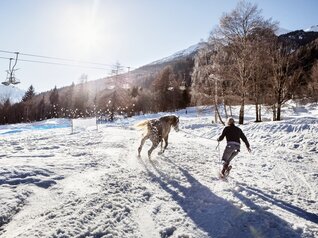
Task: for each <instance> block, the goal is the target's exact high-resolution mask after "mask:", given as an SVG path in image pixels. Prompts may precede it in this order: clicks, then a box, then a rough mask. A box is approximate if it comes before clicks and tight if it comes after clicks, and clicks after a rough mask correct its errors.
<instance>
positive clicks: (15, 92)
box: [0, 85, 25, 103]
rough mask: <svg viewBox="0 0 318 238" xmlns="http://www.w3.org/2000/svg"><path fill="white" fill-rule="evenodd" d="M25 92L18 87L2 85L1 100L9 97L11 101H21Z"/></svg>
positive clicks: (0, 90)
mask: <svg viewBox="0 0 318 238" xmlns="http://www.w3.org/2000/svg"><path fill="white" fill-rule="evenodd" d="M24 94H25V91H23V90H21V89H19V88H17V87H14V86H4V85H0V102H4V101H5V100H7V99H8V98H9V99H10V102H11V103H16V102H20V101H21V100H22V97H23V95H24Z"/></svg>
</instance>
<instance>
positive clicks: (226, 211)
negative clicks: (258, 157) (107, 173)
mask: <svg viewBox="0 0 318 238" xmlns="http://www.w3.org/2000/svg"><path fill="white" fill-rule="evenodd" d="M142 163H143V165H144V167H145V169H146V171H147V173H148V175H149V176H150V177H151V179H152V181H154V182H157V183H158V184H159V185H160V187H161V188H162V189H163V190H165V191H166V192H167V193H169V194H170V195H171V196H172V198H173V199H174V200H175V201H176V202H177V203H178V204H179V205H180V207H181V208H182V209H183V210H184V212H185V213H186V214H187V215H188V217H189V218H190V219H191V220H192V221H193V222H194V223H195V224H196V225H197V226H198V228H199V229H201V230H202V231H203V232H206V233H207V234H208V236H209V237H224V238H226V237H236V238H249V237H297V238H299V237H301V234H302V230H297V231H295V230H293V229H292V228H291V226H290V224H288V223H287V222H286V221H284V220H282V219H281V218H279V217H277V216H275V215H274V214H272V213H269V212H266V211H264V210H263V209H261V208H260V207H258V206H257V205H255V204H254V203H253V202H252V201H251V200H250V199H248V198H246V197H244V196H243V195H241V194H240V196H242V197H244V201H248V203H249V205H250V206H251V207H253V210H254V211H252V212H246V211H243V210H241V209H239V208H238V207H236V206H234V205H233V204H232V203H231V202H229V201H227V200H225V199H223V198H221V197H218V196H217V195H215V194H214V193H212V192H211V190H210V189H209V188H208V187H206V186H204V185H203V184H201V183H200V182H199V181H198V180H197V179H196V178H194V177H193V176H192V175H191V174H190V173H189V172H188V171H186V170H184V169H182V168H180V167H179V166H177V165H175V164H173V166H174V167H176V168H178V169H179V171H180V172H181V173H182V175H183V176H184V177H185V178H186V179H187V181H188V182H189V183H190V186H183V185H181V184H180V183H179V181H177V180H174V179H171V178H170V177H169V176H168V175H167V174H165V173H164V172H162V171H160V169H159V168H158V167H157V166H156V164H154V163H151V165H152V166H151V167H152V168H153V169H155V170H156V172H158V173H159V176H158V175H156V174H155V173H153V172H152V171H151V170H150V169H149V168H148V165H146V164H145V163H144V162H143V161H142Z"/></svg>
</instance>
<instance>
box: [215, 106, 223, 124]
mask: <svg viewBox="0 0 318 238" xmlns="http://www.w3.org/2000/svg"><path fill="white" fill-rule="evenodd" d="M214 106H215V113H216V115H217V116H218V118H219V120H220V122H221V123H222V124H223V126H225V123H224V121H223V120H222V117H221V115H220V112H219V109H218V106H217V105H216V104H215V105H214Z"/></svg>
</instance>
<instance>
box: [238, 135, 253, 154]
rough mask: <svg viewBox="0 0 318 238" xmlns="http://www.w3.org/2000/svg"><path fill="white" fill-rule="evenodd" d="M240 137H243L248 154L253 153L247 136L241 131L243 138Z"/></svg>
mask: <svg viewBox="0 0 318 238" xmlns="http://www.w3.org/2000/svg"><path fill="white" fill-rule="evenodd" d="M240 137H241V139H242V141H244V143H245V145H246V148H247V150H248V152H251V148H250V143H248V140H247V138H246V136H245V134H244V133H243V131H242V130H241V136H240Z"/></svg>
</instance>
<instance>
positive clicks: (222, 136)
mask: <svg viewBox="0 0 318 238" xmlns="http://www.w3.org/2000/svg"><path fill="white" fill-rule="evenodd" d="M225 131H226V127H225V128H224V129H223V131H222V134H221V135H220V136H219V138H218V139H217V141H221V140H223V139H224V137H225Z"/></svg>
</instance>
